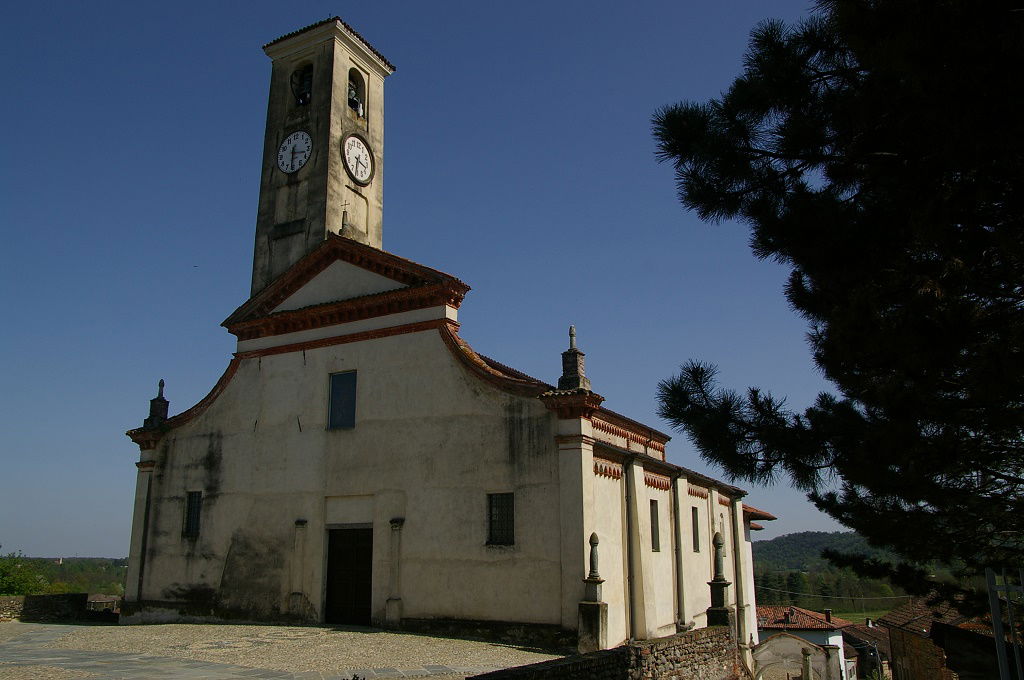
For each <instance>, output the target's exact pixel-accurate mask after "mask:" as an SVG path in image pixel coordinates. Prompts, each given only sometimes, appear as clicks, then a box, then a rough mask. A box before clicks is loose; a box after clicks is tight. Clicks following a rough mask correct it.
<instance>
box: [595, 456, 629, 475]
mask: <svg viewBox="0 0 1024 680" xmlns="http://www.w3.org/2000/svg"><path fill="white" fill-rule="evenodd" d="M594 474H595V475H597V476H598V477H610V478H611V479H622V463H616V462H614V461H611V460H606V459H604V458H598V457H596V456H595V457H594Z"/></svg>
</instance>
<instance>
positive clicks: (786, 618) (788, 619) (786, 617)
mask: <svg viewBox="0 0 1024 680" xmlns="http://www.w3.org/2000/svg"><path fill="white" fill-rule="evenodd" d="M782 622H783V623H785V624H787V625H788V624H790V623H793V610H792V609H787V610H786V613H785V615H784V616H783V618H782Z"/></svg>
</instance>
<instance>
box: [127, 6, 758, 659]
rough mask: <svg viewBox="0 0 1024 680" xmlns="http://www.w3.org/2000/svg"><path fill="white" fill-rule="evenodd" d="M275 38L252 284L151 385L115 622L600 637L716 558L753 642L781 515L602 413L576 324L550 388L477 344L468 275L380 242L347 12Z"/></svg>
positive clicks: (635, 426)
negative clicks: (200, 365)
mask: <svg viewBox="0 0 1024 680" xmlns="http://www.w3.org/2000/svg"><path fill="white" fill-rule="evenodd" d="M264 50H265V52H266V53H267V55H268V56H269V57H270V59H271V62H272V66H271V81H270V101H269V106H268V109H267V127H266V136H265V138H264V151H263V170H262V176H261V184H260V197H259V212H258V217H257V223H256V241H255V250H254V257H253V272H252V293H251V297H250V298H249V300H247V301H246V302H245V303H244V304H242V306H240V307H239V308H238V309H237V310H235V311H234V312H233V313H232V314H231V315H230V316H229V317H228V318H227V320H226V321H224V323H223V325H224V326H225V327H226V328H227V330H228V331H229V332H230V333H232V334H234V335H235V336H237V338H238V346H237V351H236V352H235V354H234V356H233V358H232V359H231V361H230V363H229V364H228V366H227V369H226V370H225V371H224V374H223V375H222V376H221V377H220V380H219V381H218V382H217V384H216V385H215V386H214V387H213V389H212V390H211V391H210V393H209V394H208V395H207V396H206V397H205V398H204V399H202V400H201V401H200V402H199V403H197V404H196V405H194V406H192V407H191V408H189V409H187V410H185V411H182V412H181V413H178V414H177V415H174V416H172V417H168V402H167V400H166V399H165V398H164V396H163V381H161V384H160V392H159V394H158V395H157V396H156V398H154V399H152V400H151V402H150V413H149V417H148V418H146V419H145V422H144V424H143V426H142V427H139V428H137V429H133V430H131V431H129V432H128V433H127V434H128V436H129V437H130V438H131V439H132V440H133V441H134V442H135V443H137V444H138V446H139V448H140V449H141V456H140V459H139V461H138V463H136V465H137V467H138V478H137V483H136V484H137V485H136V493H135V506H134V516H133V525H132V536H131V549H130V558H129V567H128V581H127V587H126V594H125V604H124V609H123V613H122V619H121V620H122V622H124V623H134V622H144V621H146V622H149V621H171V620H199V619H205V620H218V619H228V618H231V619H247V620H272V621H296V622H325V623H346V624H363V625H367V624H372V625H379V626H391V627H405V628H417V627H418V628H430V627H431V626H432V625H437V626H439V625H447V624H450V623H452V622H455V623H457V622H472V623H473V624H475V625H478V626H480V625H482V626H486V625H492V626H498V627H500V626H502V625H505V624H515V625H516V626H517V627H518V628H519V629H524V628H528V629H531V630H538V631H545V630H546V631H548V632H552V633H554V634H555V635H556V637H557V635H562V636H563V637H562V639H566V637H568V639H571V640H574V639H576V637H577V632H578V631H580V632H582V633H585V634H580V635H579V639H580V646H581V648H589V649H593V648H604V647H613V646H616V645H618V644H620V643H622V642H623V641H624V640H626V639H629V638H634V639H643V638H653V637H659V636H663V635H668V634H672V633H675V632H677V631H678V630H683V629H685V628H687V627H691V626H697V627H701V626H705V625H707V623H708V621H707V618H708V614H707V610H708V608H709V606H710V605H711V604H712V602H711V595H710V592H709V587H708V582H709V580H711V579H712V576H713V575H714V574H713V572H714V569H715V562H716V559H715V557H716V553H717V556H718V558H719V559H718V560H717V561H718V563H719V569H720V570H721V569H724V579H725V580H724V581H723V580H722V579H721V578H720V579H719V581H721V582H722V583H724V584H725V585H723V586H722V591H721V592H722V593H724V599H725V601H724V607H725V608H727V609H731V610H732V611H733V612H734V617H733V620H734V624H733V625H735V626H736V632H737V634H738V639H739V640H740V641H742V642H747V641H749V640H750V639H751V638H753V639H754V641H755V642H756V638H757V625H756V615H755V602H754V587H753V571H752V562H751V550H750V542H749V535H750V531H751V530H752V529H757V528H759V527H758V526H757V524H756V521H757V520H763V519H774V517H772V516H771V515H770V514H768V513H766V512H763V511H760V510H757V509H755V508H751V507H749V506H746V505H744V504H743V502H742V498H743V496H744V492H743V491H741V490H740V489H737V488H735V487H733V486H730V485H728V484H725V483H722V482H720V481H716V480H714V479H711V478H709V477H706V476H703V475H701V474H698V473H696V472H693V471H690V470H687V469H685V468H682V467H679V466H677V465H673V464H671V463H669V462H667V461H666V460H665V445H666V443H667V442H668V440H669V437H668V435H666V434H663V433H661V432H659V431H657V430H655V429H654V428H651V427H649V426H647V425H644V424H642V423H639V422H637V421H635V420H631V419H630V418H627V417H625V416H622V415H620V414H618V413H615V412H614V411H611V410H609V409H607V408H605V407H604V406H603V405H602V403H603V402H604V398H603V397H601V396H600V395H599V394H598V393H596V392H595V391H593V390H592V389H591V385H590V382H589V380H588V379H587V378H586V376H585V370H584V355H583V352H581V351H580V350H579V349H578V348H577V347H576V342H575V337H571V338H570V343H569V348H568V349H567V350H566V351H565V352H563V353H562V374H561V376H560V377H559V378H558V380H557V384H555V385H551V384H548V383H545V382H543V381H541V380H537V379H535V378H532V377H530V376H528V375H525V374H524V373H521V372H519V371H517V370H515V369H513V368H510V367H508V366H505V365H503V364H501V363H499V362H497V361H495V360H493V359H490V358H488V357H486V356H483V355H481V354H478V353H476V352H475V351H474V350H473V349H472V348H471V347H470V346H469V345H467V344H466V342H465V341H464V340H462V339H461V338H460V337H459V323H458V311H459V306H460V305H461V304H462V301H463V297H464V296H465V294H466V292H467V291H468V290H469V286H468V285H466V284H465V283H463V282H462V281H460V280H459V279H457V278H455V277H454V276H451V275H449V274H446V273H444V272H441V271H438V270H436V269H432V268H430V267H427V266H424V265H421V264H417V263H415V262H411V261H409V260H406V259H403V258H401V257H399V256H397V255H394V254H391V253H389V252H386V251H384V250H382V249H381V231H382V230H381V215H382V196H383V193H382V187H383V150H384V136H383V135H384V119H383V113H384V106H383V104H384V101H383V99H384V79H385V78H386V77H387V76H388V75H389V74H390V73H392V72H393V70H394V67H393V66H392V65H391V64H390V63H389V62H388V60H387V59H385V58H384V56H383V55H381V53H380V52H378V51H377V50H376V49H374V48H373V47H372V46H371V45H370V44H369V43H368V42H367V41H366V40H364V39H363V38H362V37H361V36H360V35H359V34H358V33H356V32H355V31H354V30H353V29H352V28H351V27H350V26H348V25H347V24H346V23H345V22H343V21H342V20H341V19H339V18H337V17H335V18H332V19H328V20H326V21H321V22H319V23H317V24H314V25H312V26H308V27H306V28H303V29H301V30H298V31H295V32H293V33H289V34H288V35H285V36H283V37H281V38H278V39H277V40H274V41H273V42H270V43H268V44H267V45H265V46H264ZM713 539H714V543H715V544H716V545H717V551H716V549H715V546H713V544H712V542H713ZM598 554H599V560H598V559H597V555H598ZM718 604H721V603H718ZM588 607H589V609H588ZM587 617H589V618H587ZM594 622H596V623H594ZM592 624H593V625H592ZM594 626H596V627H594ZM581 627H582V628H586V629H587V630H586V631H581ZM584 638H586V640H584Z"/></svg>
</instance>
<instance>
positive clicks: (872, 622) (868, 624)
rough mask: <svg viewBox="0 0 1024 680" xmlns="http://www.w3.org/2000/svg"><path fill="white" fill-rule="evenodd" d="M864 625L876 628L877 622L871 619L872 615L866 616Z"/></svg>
mask: <svg viewBox="0 0 1024 680" xmlns="http://www.w3.org/2000/svg"><path fill="white" fill-rule="evenodd" d="M864 625H866V626H867V627H868V628H874V627H875V622H874V621H872V620H871V617H870V616H866V617H864Z"/></svg>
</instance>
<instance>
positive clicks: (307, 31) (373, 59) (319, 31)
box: [263, 17, 395, 77]
mask: <svg viewBox="0 0 1024 680" xmlns="http://www.w3.org/2000/svg"><path fill="white" fill-rule="evenodd" d="M332 37H333V38H334V40H336V41H338V42H340V43H342V44H344V45H345V46H346V47H347V48H348V49H349V50H350V51H351V52H352V53H353V54H355V55H358V56H359V57H360V58H361V59H362V61H364V62H365V63H366V64H367V65H370V66H373V67H374V68H375V69H376V70H377V71H379V74H380V75H381V76H382V77H383V76H388V75H391V74H392V73H394V72H395V66H394V64H392V63H391V62H390V61H388V60H387V58H385V56H384V55H383V54H381V53H380V52H378V51H377V49H376V48H374V46H373V45H371V44H370V43H369V42H367V41H366V39H365V38H363V36H361V35H359V33H357V32H356V30H355V29H354V28H352V27H351V26H349V25H348V24H347V23H345V22H344V21H343V20H342V19H341V17H331V18H330V19H325V20H323V21H320V22H317V23H315V24H311V25H309V26H306V27H305V28H300V29H299V30H297V31H292V32H291V33H287V34H285V35H283V36H281V37H280V38H277V39H276V40H271V41H270V42H268V43H267V44H266V45H264V46H263V51H264V52H265V53H266V54H267V56H268V57H270V58H271V59H280V58H282V57H287V56H289V55H291V54H294V53H296V52H301V51H302V50H305V49H307V48H309V47H310V46H311V45H316V44H317V43H321V42H325V41H327V40H329V39H331V38H332Z"/></svg>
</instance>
